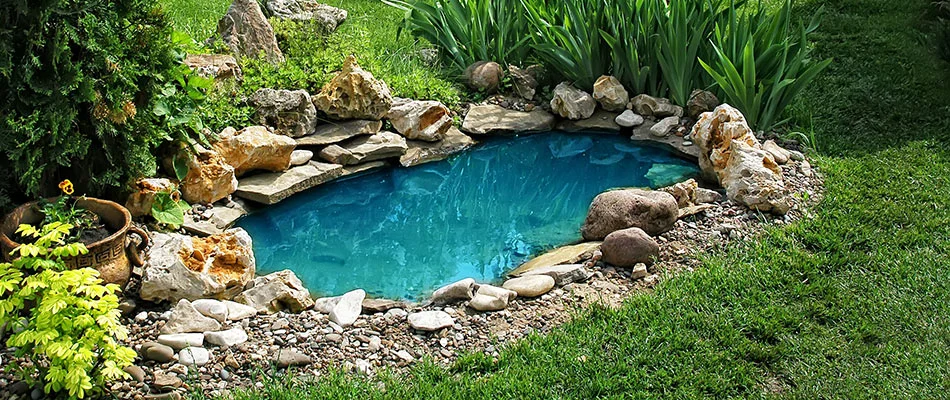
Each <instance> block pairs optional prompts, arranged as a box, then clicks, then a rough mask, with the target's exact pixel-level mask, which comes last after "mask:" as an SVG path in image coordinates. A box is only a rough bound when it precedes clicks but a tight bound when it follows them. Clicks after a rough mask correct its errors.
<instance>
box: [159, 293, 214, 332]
mask: <svg viewBox="0 0 950 400" xmlns="http://www.w3.org/2000/svg"><path fill="white" fill-rule="evenodd" d="M218 329H221V323H220V322H218V321H216V320H215V319H213V318H209V317H206V316H204V315H202V314H201V313H200V312H198V310H196V309H195V307H194V306H193V305H192V304H191V302H190V301H188V300H185V299H181V300H179V301H178V305H176V306H175V308H174V309H173V310H172V314H171V316H169V317H168V322H166V323H165V326H163V327H162V329H161V333H163V334H169V333H188V332H205V331H216V330H218Z"/></svg>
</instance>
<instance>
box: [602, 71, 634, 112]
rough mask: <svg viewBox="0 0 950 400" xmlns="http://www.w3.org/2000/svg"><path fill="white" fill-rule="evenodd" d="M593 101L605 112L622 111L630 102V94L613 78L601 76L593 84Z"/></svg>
mask: <svg viewBox="0 0 950 400" xmlns="http://www.w3.org/2000/svg"><path fill="white" fill-rule="evenodd" d="M593 95H594V100H597V102H598V103H600V107H601V108H603V109H604V110H607V111H622V110H623V109H624V108H626V107H627V103H628V102H629V101H630V94H629V93H627V89H624V88H623V85H622V84H620V81H619V80H617V78H615V77H613V76H607V75H604V76H601V77H600V78H597V81H596V82H594V93H593Z"/></svg>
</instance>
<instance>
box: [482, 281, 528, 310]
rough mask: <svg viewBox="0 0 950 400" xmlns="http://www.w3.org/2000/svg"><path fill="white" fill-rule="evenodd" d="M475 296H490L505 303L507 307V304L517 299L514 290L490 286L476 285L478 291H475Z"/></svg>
mask: <svg viewBox="0 0 950 400" xmlns="http://www.w3.org/2000/svg"><path fill="white" fill-rule="evenodd" d="M475 295H476V296H478V295H483V296H491V297H494V298H498V299H501V300H504V301H505V305H506V306H507V304H508V302H509V301H511V300H514V299H515V298H517V297H518V293H517V292H515V291H514V290H509V289H505V288H500V287H497V286H492V285H478V289H477V290H475Z"/></svg>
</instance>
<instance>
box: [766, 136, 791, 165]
mask: <svg viewBox="0 0 950 400" xmlns="http://www.w3.org/2000/svg"><path fill="white" fill-rule="evenodd" d="M762 150H765V151H767V152H769V154H771V155H772V158H775V162H777V163H779V164H786V163H788V159H789V157H790V156H791V153H789V152H788V150H785V149H784V148H782V147H781V146H779V145H778V144H777V143H775V141H774V140H771V139H770V140H766V141H765V143H762Z"/></svg>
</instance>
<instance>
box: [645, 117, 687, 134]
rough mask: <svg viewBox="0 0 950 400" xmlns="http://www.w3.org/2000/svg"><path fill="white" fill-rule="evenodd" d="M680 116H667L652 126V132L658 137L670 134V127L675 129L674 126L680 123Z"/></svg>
mask: <svg viewBox="0 0 950 400" xmlns="http://www.w3.org/2000/svg"><path fill="white" fill-rule="evenodd" d="M679 123H680V119H679V117H666V118H663V119H662V120H660V122H657V123H656V125H653V127H651V128H650V134H651V135H653V136H656V137H664V136H669V134H670V129H673V127H674V126H676V125H679Z"/></svg>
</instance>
